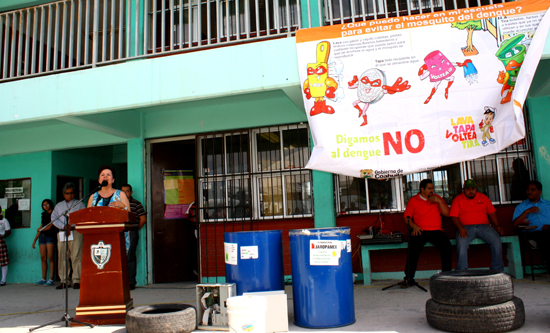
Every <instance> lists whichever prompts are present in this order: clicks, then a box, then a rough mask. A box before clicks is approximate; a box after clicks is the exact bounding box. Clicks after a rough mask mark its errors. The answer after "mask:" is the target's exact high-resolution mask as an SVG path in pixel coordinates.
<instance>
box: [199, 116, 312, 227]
mask: <svg viewBox="0 0 550 333" xmlns="http://www.w3.org/2000/svg"><path fill="white" fill-rule="evenodd" d="M301 129H303V130H305V131H306V134H307V147H305V146H303V143H304V142H301V143H302V145H301V146H298V149H300V151H298V152H297V154H298V155H299V156H298V158H299V159H300V161H299V163H293V162H296V161H295V160H293V159H292V157H291V156H293V155H292V154H293V153H290V154H287V155H288V156H285V142H284V136H285V134H284V133H285V131H291V130H301ZM259 133H276V134H277V135H279V142H278V144H279V145H278V149H277V150H276V151H277V154H278V157H277V158H279V160H277V161H278V164H279V165H278V166H279V167H278V168H273V163H271V165H270V169H269V170H262V169H261V167H260V159H261V156H260V155H261V154H260V152H259V151H258V149H259V148H260V144H259V143H258V137H257V134H259ZM237 135H247V137H248V141H247V142H246V147H247V150H246V154H247V156H246V161H244V164H245V165H247V167H248V169H246V168H244V170H247V171H241V172H236V173H229V170H230V165H229V163H230V160H231V157H230V156H229V152H228V151H227V143H228V142H229V141H228V138H230V137H233V136H237ZM217 138H222V139H223V140H222V152H221V154H222V155H223V156H222V158H221V159H222V167H221V168H222V172H221V173H218V174H213V173H211V172H208V173H207V172H206V171H205V169H206V168H207V165H204V164H205V160H204V159H205V157H206V156H208V155H204V154H203V149H204V142H205V140H212V139H217ZM196 142H197V149H196V151H197V172H196V174H197V180H196V182H197V188H198V189H199V190H198V191H199V193H198V194H197V202H198V203H199V204H198V211H199V212H198V214H197V216H198V217H199V222H201V223H202V222H204V223H210V222H225V221H250V220H260V221H261V220H272V219H293V218H304V217H306V218H307V217H313V216H314V204H313V176H312V173H311V170H308V169H305V165H306V164H307V161H308V160H309V157H310V155H311V137H310V132H309V127H308V125H307V124H304V123H299V124H289V125H279V126H269V127H261V128H252V129H246V130H238V131H231V132H224V133H205V134H199V135H197V136H196ZM241 147H244V145H242V146H241ZM213 152H216V151H215V149H214V150H213ZM242 152H243V153H244V152H245V151H244V150H243V151H242ZM302 152H304V154H306V155H304V154H302ZM212 156H217V154H212ZM287 159H288V167H287V168H285V164H286V161H287ZM269 161H270V160H269ZM206 163H207V164H208V162H206ZM295 165H299V167H296V166H295ZM297 175H298V176H299V177H300V181H301V183H300V184H303V183H307V182H308V181H309V183H310V185H309V188H310V193H309V198H308V199H307V200H304V199H302V200H301V201H302V213H300V214H296V213H289V212H288V210H289V209H292V210H294V209H295V207H294V205H293V204H290V202H289V195H288V193H287V181H288V177H293V176H297ZM239 179H248V182H249V191H248V192H247V194H248V195H250V205H251V215H250V216H249V217H230V210H231V208H232V207H230V205H229V195H230V186H229V183H230V182H231V181H233V180H239ZM262 179H271V180H272V182H271V183H273V180H275V179H280V181H281V191H282V193H281V200H282V208H283V214H279V215H263V211H262V210H263V208H262V207H263V206H264V205H265V203H266V202H265V201H264V200H263V199H262V196H261V195H262V192H261V187H260V186H261V182H262V181H261V180H262ZM220 181H221V182H223V183H224V186H225V188H224V197H223V198H222V200H223V201H222V202H223V205H222V206H221V207H219V208H216V204H215V206H214V208H212V207H210V206H204V200H205V195H204V190H205V189H207V187H205V186H208V185H207V184H208V183H210V182H220ZM290 182H291V183H292V180H290ZM306 195H307V193H306ZM303 196H304V194H303V193H302V197H303ZM218 200H219V199H218V198H215V199H214V201H218ZM290 201H294V200H290ZM267 203H269V204H270V205H272V206H273V204H274V201H271V202H267ZM303 207H311V208H310V209H307V210H310V211H311V213H307V214H305V213H303V211H304V209H303ZM209 209H223V211H224V216H223V217H216V218H206V214H205V212H207V211H208V210H209Z"/></svg>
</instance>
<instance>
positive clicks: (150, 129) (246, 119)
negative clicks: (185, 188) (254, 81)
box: [144, 90, 307, 138]
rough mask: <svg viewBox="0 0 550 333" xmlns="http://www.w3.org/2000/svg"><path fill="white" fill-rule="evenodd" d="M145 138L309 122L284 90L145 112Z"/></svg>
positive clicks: (177, 105)
mask: <svg viewBox="0 0 550 333" xmlns="http://www.w3.org/2000/svg"><path fill="white" fill-rule="evenodd" d="M144 112H145V117H144V126H145V132H144V135H145V137H146V138H155V137H164V136H172V135H184V134H195V133H205V132H211V131H222V130H228V129H239V128H250V127H259V126H269V125H279V124H289V123H299V122H307V117H306V114H305V113H304V112H303V111H301V110H300V109H299V108H298V107H297V106H296V105H295V104H294V103H293V102H292V101H291V100H290V99H289V98H288V97H287V96H286V94H285V93H283V92H282V91H281V90H276V91H269V92H261V93H255V94H245V95H239V96H229V97H224V98H212V99H206V100H201V101H196V102H188V103H178V104H172V105H168V106H159V107H156V108H150V109H147V110H145V111H144Z"/></svg>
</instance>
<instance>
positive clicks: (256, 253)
mask: <svg viewBox="0 0 550 333" xmlns="http://www.w3.org/2000/svg"><path fill="white" fill-rule="evenodd" d="M224 242H225V244H224V245H225V248H226V249H227V248H228V246H229V248H231V247H233V249H234V250H236V258H235V257H233V260H232V258H230V255H229V254H228V253H227V251H226V258H225V278H226V281H227V283H235V284H236V285H237V295H242V294H243V293H246V292H255V291H273V290H284V289H285V285H284V268H283V233H282V231H281V230H269V231H243V232H226V233H225V234H224ZM243 247H244V248H243ZM234 254H235V252H233V255H234ZM235 259H236V260H235ZM228 262H230V263H228ZM235 263H236V264H235Z"/></svg>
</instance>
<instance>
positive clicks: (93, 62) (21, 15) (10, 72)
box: [0, 0, 510, 82]
mask: <svg viewBox="0 0 550 333" xmlns="http://www.w3.org/2000/svg"><path fill="white" fill-rule="evenodd" d="M159 1H160V2H161V3H160V4H159ZM304 1H305V3H304ZM310 1H315V0H273V1H266V0H253V1H251V0H202V1H196V2H192V1H183V0H167V1H165V0H135V2H134V3H135V5H134V6H132V0H59V1H55V2H52V3H48V4H44V5H39V6H35V7H28V8H24V9H20V10H15V11H11V12H7V13H2V14H0V22H1V23H2V26H3V27H4V28H3V29H2V32H0V82H5V81H10V80H15V79H21V78H25V77H33V76H37V75H45V74H49V73H57V72H60V71H67V70H77V69H83V68H89V67H95V66H98V65H106V64H111V63H114V62H122V61H126V60H129V59H139V58H145V57H147V56H149V55H150V54H156V53H170V52H172V53H175V52H181V49H183V48H187V49H200V48H204V47H210V46H211V45H213V44H230V43H241V42H242V41H243V40H247V41H249V40H263V39H266V38H278V37H286V36H289V35H290V36H291V35H293V34H294V32H295V31H296V30H297V29H299V28H300V27H301V25H302V15H301V10H302V5H304V7H303V8H304V9H305V8H307V10H308V13H307V19H308V22H306V23H305V26H309V27H310V26H311V24H312V19H311V15H312V13H311V3H310ZM509 1H510V0H501V1H492V0H489V1H483V4H486V3H490V4H493V3H502V2H509ZM317 3H318V5H319V8H320V9H321V10H318V11H317V13H318V15H319V19H320V21H321V22H324V24H326V25H333V24H339V23H344V22H357V21H365V20H370V19H378V18H380V17H390V16H403V15H407V14H408V15H411V14H418V13H423V12H427V11H430V12H437V11H442V10H446V9H457V8H469V7H470V3H469V2H468V1H465V2H458V1H456V0H452V2H451V1H449V3H447V2H445V1H443V0H323V1H321V0H317ZM475 4H476V5H477V6H480V5H482V1H479V0H477V1H476V2H475ZM448 5H450V6H449V7H453V8H447V6H448ZM262 6H263V7H264V8H262ZM158 7H160V10H157V9H158ZM167 7H168V8H167ZM140 11H143V12H144V13H145V15H144V17H143V18H142V17H141V15H140ZM212 11H215V13H213V12H212ZM159 15H160V17H159ZM178 17H179V19H178ZM304 19H305V18H304ZM117 20H118V21H117ZM159 23H160V24H159ZM132 24H134V26H133V27H132ZM131 28H133V29H132V31H130V29H131ZM141 32H143V34H141ZM117 34H118V36H117ZM132 34H134V36H132ZM168 34H169V35H168ZM142 35H143V40H141V37H140V36H142ZM131 38H133V39H132V40H130V39H131ZM132 42H133V43H134V50H133V52H130V46H131V43H132ZM141 42H143V49H141V50H140V45H141ZM167 43H170V47H168V45H167ZM178 46H179V47H178ZM90 48H91V50H90Z"/></svg>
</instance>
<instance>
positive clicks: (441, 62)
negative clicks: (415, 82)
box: [418, 51, 477, 104]
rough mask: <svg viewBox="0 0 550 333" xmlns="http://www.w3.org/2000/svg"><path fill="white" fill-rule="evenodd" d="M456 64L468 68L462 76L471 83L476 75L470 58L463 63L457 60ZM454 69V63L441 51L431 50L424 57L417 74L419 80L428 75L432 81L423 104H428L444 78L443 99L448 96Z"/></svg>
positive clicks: (452, 81)
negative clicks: (445, 82) (429, 91)
mask: <svg viewBox="0 0 550 333" xmlns="http://www.w3.org/2000/svg"><path fill="white" fill-rule="evenodd" d="M469 64H471V65H469ZM456 65H457V66H459V67H463V66H466V67H467V68H468V70H467V71H466V70H465V71H464V76H465V77H466V80H467V81H468V82H469V83H470V84H472V82H473V81H474V80H475V79H474V78H475V77H477V70H476V69H475V67H474V66H473V63H472V61H471V60H470V59H466V61H464V62H463V63H462V62H457V63H456ZM455 71H456V69H455V65H454V64H453V63H451V61H450V60H449V59H448V58H447V57H446V56H445V55H444V54H443V53H441V51H433V52H431V53H430V54H428V55H427V56H426V57H425V58H424V65H422V67H420V69H419V70H418V76H420V80H424V79H425V78H427V77H428V76H429V77H430V82H434V86H433V88H432V92H431V94H430V96H428V98H427V99H426V101H425V102H424V104H428V103H429V102H430V100H431V99H432V96H433V95H434V94H435V92H436V91H437V88H438V87H439V84H441V82H442V81H444V80H445V81H447V87H446V88H445V99H447V98H449V88H450V87H451V86H452V85H453V83H454V80H455V78H454V76H453V73H454V72H455Z"/></svg>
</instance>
